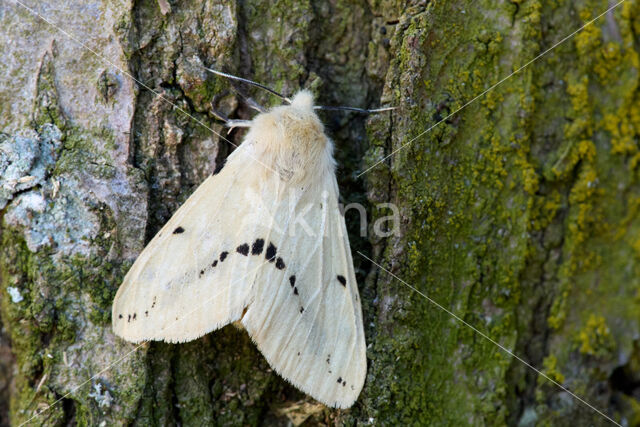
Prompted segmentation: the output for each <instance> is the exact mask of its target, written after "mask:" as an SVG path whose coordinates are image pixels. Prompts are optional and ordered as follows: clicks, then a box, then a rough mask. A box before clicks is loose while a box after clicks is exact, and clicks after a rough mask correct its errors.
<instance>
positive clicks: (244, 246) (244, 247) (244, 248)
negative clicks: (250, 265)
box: [236, 243, 249, 256]
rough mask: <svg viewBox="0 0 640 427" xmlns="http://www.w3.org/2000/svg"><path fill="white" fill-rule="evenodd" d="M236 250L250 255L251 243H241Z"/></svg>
mask: <svg viewBox="0 0 640 427" xmlns="http://www.w3.org/2000/svg"><path fill="white" fill-rule="evenodd" d="M236 252H238V253H239V254H242V255H244V256H247V255H249V245H248V244H246V243H243V244H241V245H240V246H238V247H237V248H236Z"/></svg>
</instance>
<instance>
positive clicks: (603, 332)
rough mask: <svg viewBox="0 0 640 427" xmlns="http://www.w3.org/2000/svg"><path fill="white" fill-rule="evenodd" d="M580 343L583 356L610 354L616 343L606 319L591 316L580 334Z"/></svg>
mask: <svg viewBox="0 0 640 427" xmlns="http://www.w3.org/2000/svg"><path fill="white" fill-rule="evenodd" d="M578 343H579V344H580V353H582V354H587V355H590V356H598V355H603V354H606V353H608V352H609V350H610V349H611V348H612V346H613V344H614V343H613V338H612V337H611V332H610V331H609V327H608V326H607V323H606V321H605V319H604V317H602V316H597V315H594V314H590V315H589V319H588V320H587V324H586V325H585V327H584V328H583V329H582V330H581V331H580V332H578Z"/></svg>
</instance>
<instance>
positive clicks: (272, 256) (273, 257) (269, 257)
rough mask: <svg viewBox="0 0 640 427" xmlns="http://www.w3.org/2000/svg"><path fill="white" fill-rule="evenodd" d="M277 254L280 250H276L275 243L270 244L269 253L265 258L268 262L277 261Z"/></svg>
mask: <svg viewBox="0 0 640 427" xmlns="http://www.w3.org/2000/svg"><path fill="white" fill-rule="evenodd" d="M277 252H278V249H277V248H276V246H275V245H274V244H273V243H271V242H269V246H267V252H266V253H265V258H266V259H267V261H269V262H273V261H275V260H276V253H277Z"/></svg>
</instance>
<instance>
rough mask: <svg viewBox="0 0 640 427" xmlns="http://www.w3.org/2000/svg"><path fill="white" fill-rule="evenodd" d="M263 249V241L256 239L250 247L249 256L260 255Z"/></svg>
mask: <svg viewBox="0 0 640 427" xmlns="http://www.w3.org/2000/svg"><path fill="white" fill-rule="evenodd" d="M263 249H264V239H256V241H255V242H253V245H252V246H251V255H260V254H261V253H262V250H263Z"/></svg>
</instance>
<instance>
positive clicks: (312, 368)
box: [112, 90, 367, 408]
mask: <svg viewBox="0 0 640 427" xmlns="http://www.w3.org/2000/svg"><path fill="white" fill-rule="evenodd" d="M316 108H317V107H316ZM247 125H248V132H247V134H246V136H245V138H244V139H243V141H242V143H241V144H240V145H239V146H238V148H236V149H235V150H234V151H233V153H232V154H231V155H230V156H229V157H228V158H227V161H226V164H225V165H224V167H223V168H222V170H221V171H220V172H219V173H217V174H215V175H212V176H210V177H209V178H207V179H206V180H205V181H204V182H203V183H202V184H201V185H200V187H198V189H197V190H196V191H195V192H194V193H193V194H192V195H191V197H189V199H188V200H187V201H186V202H185V203H184V204H183V205H182V206H181V207H180V208H179V209H178V210H177V211H176V212H175V214H174V215H173V217H172V218H171V219H170V220H169V221H168V222H167V223H166V225H165V226H164V227H163V228H162V229H161V230H160V231H159V232H158V233H157V234H156V236H155V237H154V238H153V239H152V240H151V242H150V243H149V244H148V246H147V247H146V248H145V249H144V250H143V251H142V253H141V254H140V255H139V257H138V258H137V260H136V261H135V263H134V264H133V266H132V267H131V269H130V270H129V272H128V273H127V275H126V276H125V278H124V281H123V283H122V285H121V286H120V288H119V289H118V292H117V294H116V297H115V300H114V302H113V308H112V322H113V330H114V332H115V333H116V334H117V335H118V336H120V337H122V338H124V339H125V340H127V341H131V342H135V343H137V342H141V341H144V340H162V341H166V342H171V343H179V342H185V341H190V340H194V339H196V338H198V337H201V336H202V335H204V334H206V333H209V332H211V331H214V330H216V329H219V328H222V327H223V326H225V325H227V324H229V323H234V322H236V324H240V325H242V327H244V329H246V331H247V332H248V333H249V335H250V336H251V338H252V340H253V342H254V343H255V344H256V346H257V347H258V349H259V350H260V351H261V352H262V354H263V355H264V357H265V358H266V360H267V361H268V363H269V364H270V365H271V367H272V368H273V369H274V370H275V371H276V372H278V373H279V374H280V375H281V376H282V377H284V378H285V379H286V380H288V381H289V382H290V383H291V384H293V385H294V386H295V387H297V388H298V389H300V390H302V391H303V392H305V393H307V394H308V395H310V396H312V397H313V398H315V399H317V400H318V401H320V402H322V403H324V404H325V405H328V406H331V407H337V408H347V407H350V406H351V405H353V403H354V402H355V400H356V399H357V397H358V395H359V393H360V391H361V390H362V386H363V384H364V380H365V375H366V370H367V361H366V344H365V336H364V330H363V324H362V310H361V306H360V299H359V296H358V285H357V283H356V276H355V273H354V268H353V260H352V257H351V250H350V247H349V239H348V236H347V232H346V227H345V220H344V217H343V216H342V214H341V212H340V210H339V207H338V185H337V181H336V173H335V168H336V163H335V161H334V157H333V149H334V147H333V143H332V141H331V140H330V139H329V138H328V137H327V135H326V134H325V131H324V127H323V125H322V123H321V121H320V119H319V118H318V116H317V115H316V113H315V111H314V100H313V97H312V95H311V94H310V93H309V92H308V91H305V90H303V91H300V92H298V93H297V94H296V95H295V97H293V98H292V99H291V100H290V104H289V105H281V106H277V107H274V108H272V109H271V110H269V111H265V112H263V113H261V114H258V115H257V116H256V117H255V118H254V119H253V120H251V121H250V122H248V123H247Z"/></svg>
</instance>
